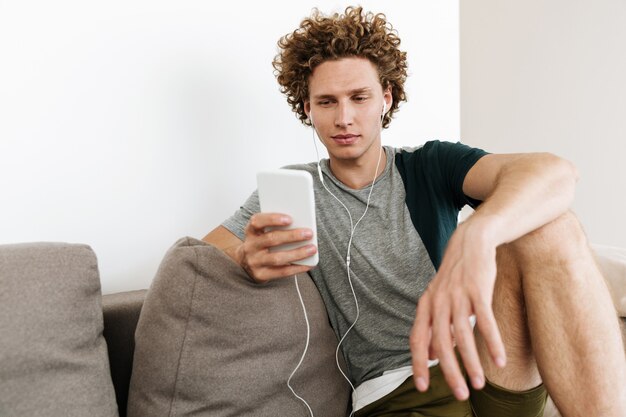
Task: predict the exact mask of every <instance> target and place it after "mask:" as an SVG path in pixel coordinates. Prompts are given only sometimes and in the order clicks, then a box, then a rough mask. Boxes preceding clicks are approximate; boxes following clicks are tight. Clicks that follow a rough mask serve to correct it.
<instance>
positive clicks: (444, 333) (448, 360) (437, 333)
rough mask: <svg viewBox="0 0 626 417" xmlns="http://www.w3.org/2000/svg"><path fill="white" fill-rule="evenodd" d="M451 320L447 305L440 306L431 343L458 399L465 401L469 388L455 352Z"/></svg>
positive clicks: (446, 378) (445, 376) (447, 380)
mask: <svg viewBox="0 0 626 417" xmlns="http://www.w3.org/2000/svg"><path fill="white" fill-rule="evenodd" d="M450 322H451V317H450V312H449V310H448V309H447V308H446V307H443V306H439V308H438V314H437V316H436V317H435V319H434V321H433V340H432V342H431V343H432V344H433V349H434V351H435V353H436V354H437V356H438V357H439V366H441V370H442V372H443V375H444V378H445V380H446V382H447V383H448V386H449V387H450V388H451V389H452V392H453V393H454V396H455V397H456V399H457V400H459V401H463V400H466V399H467V398H468V397H469V390H468V389H467V384H466V383H465V378H464V377H463V374H462V373H461V368H460V367H459V363H458V361H457V359H456V355H455V354H454V346H453V345H452V334H451V328H450Z"/></svg>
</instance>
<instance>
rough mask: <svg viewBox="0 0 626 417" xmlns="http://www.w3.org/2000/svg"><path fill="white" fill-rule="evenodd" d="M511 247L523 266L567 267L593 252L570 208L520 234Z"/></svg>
mask: <svg viewBox="0 0 626 417" xmlns="http://www.w3.org/2000/svg"><path fill="white" fill-rule="evenodd" d="M510 246H511V250H512V252H513V253H514V256H515V257H516V259H517V260H518V262H519V264H520V265H521V267H522V269H523V267H524V266H525V265H528V263H541V264H543V265H546V264H549V263H559V264H561V265H563V266H566V265H567V264H569V263H570V262H576V261H577V260H581V254H583V253H585V254H588V253H590V252H589V251H590V249H589V245H588V243H587V237H586V235H585V232H584V231H583V228H582V225H581V224H580V222H579V221H578V218H577V217H576V216H575V215H574V213H572V212H571V211H568V212H566V213H564V214H562V215H561V216H559V217H557V218H556V219H554V220H553V221H551V222H549V223H547V224H545V225H544V226H542V227H540V228H538V229H536V230H534V231H532V232H530V233H528V234H526V235H524V236H522V237H520V238H519V239H517V240H516V241H514V242H512V243H511V245H510Z"/></svg>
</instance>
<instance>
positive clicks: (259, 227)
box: [246, 213, 291, 234]
mask: <svg viewBox="0 0 626 417" xmlns="http://www.w3.org/2000/svg"><path fill="white" fill-rule="evenodd" d="M290 224H291V217H289V216H288V215H286V214H281V213H256V214H254V215H252V217H250V221H249V222H248V224H247V226H246V232H251V233H255V234H259V233H263V232H264V231H265V229H266V228H268V227H281V226H288V225H290Z"/></svg>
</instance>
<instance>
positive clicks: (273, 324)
mask: <svg viewBox="0 0 626 417" xmlns="http://www.w3.org/2000/svg"><path fill="white" fill-rule="evenodd" d="M299 284H300V288H301V290H302V295H303V298H304V302H305V305H306V307H307V311H308V316H309V321H310V324H311V342H310V346H309V350H308V352H307V355H306V357H305V360H304V362H303V364H302V366H301V367H300V369H299V370H298V372H297V373H296V375H295V376H294V378H293V380H292V382H291V384H292V386H293V387H294V389H295V391H296V392H297V393H298V394H299V395H301V396H302V397H304V399H306V400H307V402H308V403H309V404H310V405H311V407H312V409H313V412H314V413H315V415H316V416H325V417H334V416H345V415H346V410H347V407H348V397H349V391H350V390H349V386H348V384H347V383H346V382H345V380H344V379H343V377H342V376H341V374H340V373H339V371H338V369H337V366H336V364H335V348H336V345H337V339H336V337H335V335H334V333H333V332H332V330H331V328H330V325H329V322H328V316H327V315H326V310H325V308H324V304H323V302H322V300H321V298H320V296H319V293H318V292H317V289H316V288H315V286H314V284H313V282H312V281H311V280H310V278H309V276H308V275H300V276H299ZM305 341H306V325H305V321H304V316H303V312H302V307H301V305H300V301H299V299H298V295H297V292H296V288H295V284H294V280H293V278H287V279H284V280H278V281H273V282H270V283H268V284H266V285H259V284H256V283H254V282H252V281H251V279H250V278H249V277H248V276H247V274H246V273H245V272H244V271H243V269H241V268H240V267H239V265H237V264H236V263H234V262H233V261H232V260H231V259H230V258H228V257H227V256H226V255H224V254H223V253H222V252H221V251H220V250H218V249H216V248H214V247H213V246H210V245H208V244H207V243H204V242H202V241H199V240H196V239H192V238H183V239H181V240H179V241H178V242H177V243H176V244H175V245H174V246H173V247H172V248H171V249H170V250H169V251H168V253H167V254H166V255H165V258H164V259H163V261H162V263H161V266H160V267H159V270H158V272H157V274H156V277H155V279H154V281H153V283H152V286H151V287H150V290H149V291H148V295H147V297H146V300H145V303H144V306H143V309H142V311H141V315H140V317H139V322H138V324H137V331H136V333H135V356H134V361H133V372H132V376H131V383H130V392H129V400H128V404H129V406H128V416H129V417H154V416H169V417H174V416H177V417H182V416H184V417H191V416H218V417H219V416H257V417H258V416H272V417H274V416H290V417H297V416H308V415H309V414H308V411H307V409H306V407H305V406H304V404H303V403H302V402H300V401H299V400H298V399H297V398H295V397H294V396H293V394H292V393H291V391H289V389H288V387H287V385H286V383H287V378H288V377H289V375H290V373H291V372H292V370H293V369H294V368H295V366H296V365H297V363H298V361H299V359H300V356H301V355H302V351H303V349H304V346H305Z"/></svg>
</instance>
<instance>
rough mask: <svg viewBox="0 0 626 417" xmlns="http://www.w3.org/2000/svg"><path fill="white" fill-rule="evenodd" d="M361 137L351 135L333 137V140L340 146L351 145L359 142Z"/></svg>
mask: <svg viewBox="0 0 626 417" xmlns="http://www.w3.org/2000/svg"><path fill="white" fill-rule="evenodd" d="M359 136H360V135H354V134H351V133H348V134H345V135H333V136H331V138H332V139H333V140H334V141H335V142H337V143H338V144H340V145H350V144H352V143H354V142H356V141H357V139H358V138H359Z"/></svg>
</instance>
